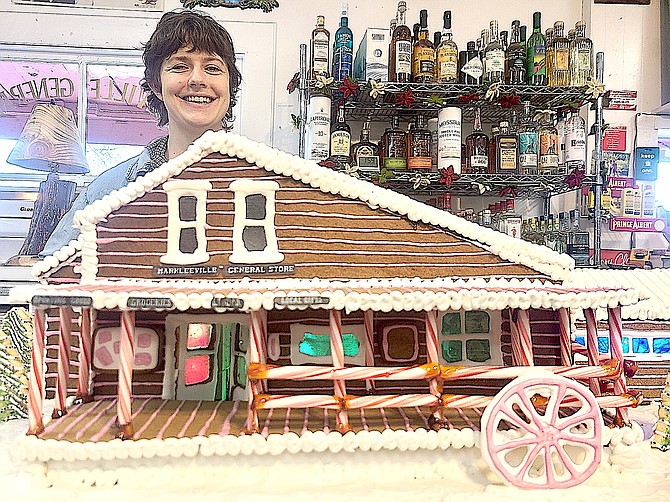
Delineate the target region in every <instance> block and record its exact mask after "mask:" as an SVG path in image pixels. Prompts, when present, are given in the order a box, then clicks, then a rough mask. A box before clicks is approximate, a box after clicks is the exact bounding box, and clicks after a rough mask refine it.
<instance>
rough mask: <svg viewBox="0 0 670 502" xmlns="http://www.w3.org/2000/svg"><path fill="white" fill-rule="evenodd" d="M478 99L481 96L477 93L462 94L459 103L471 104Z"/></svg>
mask: <svg viewBox="0 0 670 502" xmlns="http://www.w3.org/2000/svg"><path fill="white" fill-rule="evenodd" d="M478 99H479V95H478V94H477V93H476V92H473V93H472V94H461V95H460V96H458V102H459V103H469V102H470V101H477V100H478Z"/></svg>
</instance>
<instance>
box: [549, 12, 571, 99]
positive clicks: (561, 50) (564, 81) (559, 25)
mask: <svg viewBox="0 0 670 502" xmlns="http://www.w3.org/2000/svg"><path fill="white" fill-rule="evenodd" d="M563 28H564V25H563V21H556V22H555V23H554V39H553V42H552V46H553V48H554V67H553V71H552V75H553V77H552V79H551V85H557V86H565V85H570V42H569V41H568V38H567V37H566V36H565V35H564V32H563Z"/></svg>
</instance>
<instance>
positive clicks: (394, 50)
mask: <svg viewBox="0 0 670 502" xmlns="http://www.w3.org/2000/svg"><path fill="white" fill-rule="evenodd" d="M405 12H407V4H406V2H404V1H400V2H398V13H397V19H398V21H397V24H396V27H395V29H394V30H393V35H392V36H391V48H390V49H391V50H390V51H389V81H391V82H410V81H411V79H412V32H411V31H409V27H408V26H407V22H406V14H405Z"/></svg>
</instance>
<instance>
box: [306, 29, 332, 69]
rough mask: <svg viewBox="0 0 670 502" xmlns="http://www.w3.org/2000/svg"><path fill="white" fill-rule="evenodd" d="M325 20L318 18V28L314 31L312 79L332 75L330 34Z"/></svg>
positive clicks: (311, 64) (312, 41)
mask: <svg viewBox="0 0 670 502" xmlns="http://www.w3.org/2000/svg"><path fill="white" fill-rule="evenodd" d="M325 22H326V20H325V18H324V17H323V16H317V17H316V28H314V30H312V39H311V43H310V49H311V51H310V54H311V56H310V72H309V73H310V78H312V79H314V78H316V77H317V76H318V75H323V76H324V77H327V76H328V75H329V74H330V71H329V69H330V66H329V62H330V32H329V31H328V30H327V29H326V28H325Z"/></svg>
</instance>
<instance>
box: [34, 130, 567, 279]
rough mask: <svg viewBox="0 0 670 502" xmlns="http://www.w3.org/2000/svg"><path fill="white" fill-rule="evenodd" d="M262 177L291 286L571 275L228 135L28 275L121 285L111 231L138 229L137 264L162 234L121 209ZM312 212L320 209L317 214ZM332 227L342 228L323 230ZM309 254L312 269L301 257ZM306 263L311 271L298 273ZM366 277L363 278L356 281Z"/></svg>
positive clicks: (96, 206) (211, 137)
mask: <svg viewBox="0 0 670 502" xmlns="http://www.w3.org/2000/svg"><path fill="white" fill-rule="evenodd" d="M217 166H218V167H219V168H220V169H219V170H217ZM224 173H226V174H224ZM268 175H271V176H270V178H271V179H275V180H278V181H279V183H280V185H281V189H282V190H285V191H286V194H287V195H286V198H284V199H283V200H281V201H278V202H281V203H282V204H286V205H288V204H291V210H292V213H291V214H290V217H291V218H293V220H291V221H289V220H285V223H287V222H288V224H285V225H284V226H282V230H281V231H282V232H283V235H284V237H285V239H284V244H283V245H284V247H285V248H286V249H285V250H284V251H285V252H286V253H287V254H288V256H292V257H293V258H296V259H298V261H299V262H300V263H301V270H303V271H304V272H303V275H295V276H294V277H297V278H303V279H304V278H310V277H319V278H329V279H336V280H339V279H342V280H347V279H366V278H372V277H374V278H385V279H391V278H395V277H399V278H406V279H407V278H414V277H418V278H422V279H436V278H438V277H450V278H453V279H455V280H457V279H460V278H468V277H470V278H473V277H487V278H492V277H503V278H506V279H515V278H521V279H523V278H528V279H541V280H547V279H549V280H554V281H560V280H563V279H565V278H567V277H568V276H569V273H570V270H571V269H572V268H573V266H574V262H573V260H572V259H571V258H570V257H569V256H567V255H563V254H559V253H557V252H555V251H552V250H550V249H548V248H546V247H544V246H538V245H535V244H532V243H529V242H526V241H523V240H521V239H516V238H512V237H510V236H507V235H505V234H502V233H500V232H497V231H495V230H493V229H490V228H485V227H481V226H479V225H477V224H475V223H472V222H469V221H467V220H465V219H462V218H460V217H457V216H455V215H453V214H451V213H449V212H446V211H443V210H440V209H437V208H434V207H431V206H429V205H426V204H423V203H421V202H418V201H416V200H414V199H412V198H410V197H407V196H405V195H403V194H399V193H397V192H394V191H392V190H388V189H385V188H383V187H380V186H378V185H375V184H373V183H369V182H367V181H363V180H359V179H356V178H353V177H351V176H348V175H346V174H343V173H339V172H335V171H333V170H331V169H328V168H326V167H323V166H320V165H318V164H316V163H315V162H312V161H307V160H304V159H301V158H299V157H296V156H294V155H290V154H287V153H285V152H282V151H280V150H277V149H273V148H270V147H268V146H266V145H264V144H259V143H256V142H253V141H251V140H249V139H247V138H244V137H241V136H238V135H235V134H230V133H225V132H216V133H215V132H208V133H206V134H204V135H203V136H202V137H201V138H200V139H198V140H197V141H196V142H195V143H194V144H193V145H191V147H190V148H189V149H188V150H187V151H186V152H184V153H183V154H182V155H180V156H178V157H177V158H175V159H173V160H171V161H170V162H167V163H166V164H164V165H162V166H161V167H159V168H158V169H156V170H154V171H152V172H150V173H148V174H147V175H146V176H144V177H141V178H138V179H137V180H136V181H134V182H131V183H130V184H129V185H128V186H126V187H124V188H122V189H120V190H117V191H114V192H112V193H111V194H109V195H107V196H105V197H104V198H102V199H101V200H98V201H96V202H94V203H93V204H91V205H90V206H88V207H87V208H86V209H85V210H84V211H80V212H79V213H78V214H77V216H76V218H75V222H76V223H77V224H78V225H79V227H80V229H81V235H80V237H79V239H78V240H77V241H73V242H71V243H70V244H68V245H67V246H65V247H63V248H62V249H61V250H59V251H58V252H56V253H55V254H54V255H53V256H50V257H47V258H45V259H44V260H43V261H42V262H40V263H38V264H37V265H36V266H35V268H34V273H35V274H36V275H38V276H39V275H44V274H46V273H48V272H49V271H51V270H53V269H55V268H57V267H58V266H60V265H62V264H63V263H65V262H67V261H68V260H71V259H72V257H73V256H75V255H77V254H80V255H81V264H80V265H79V271H80V273H81V278H82V279H81V280H82V282H90V281H94V280H99V279H101V278H104V277H109V278H114V277H129V276H128V275H124V271H127V270H130V269H133V266H132V265H131V264H129V263H127V262H123V258H124V256H126V255H127V254H128V250H127V249H126V248H124V249H121V248H119V247H117V248H114V246H113V245H112V244H111V241H112V240H114V239H112V238H111V237H110V236H111V235H116V236H118V235H119V231H120V228H121V227H120V226H119V222H121V221H124V222H125V223H124V224H125V225H126V227H133V228H135V229H136V232H137V233H136V237H137V236H139V239H135V240H140V241H142V242H141V243H140V244H141V246H140V251H142V253H143V255H144V256H147V255H149V254H150V252H149V251H144V250H145V249H150V248H151V236H152V232H154V234H155V235H158V234H159V233H160V232H162V231H165V223H164V222H163V223H161V224H158V225H156V226H155V227H153V228H149V227H148V226H147V225H150V223H147V222H149V221H151V216H152V215H151V214H150V213H151V211H150V210H149V211H148V212H147V213H146V214H145V215H142V214H140V213H137V212H135V213H132V211H130V210H127V207H128V206H131V205H132V204H135V206H136V207H139V206H140V205H142V204H144V205H145V206H147V205H152V204H158V202H156V200H157V199H155V198H152V197H158V198H159V199H160V198H161V197H162V199H161V200H162V201H163V205H165V202H164V200H165V196H164V190H163V188H164V186H165V183H166V182H169V181H170V180H174V179H190V180H194V179H195V180H205V179H207V180H211V183H213V184H216V183H218V182H222V183H224V184H226V189H228V191H229V187H230V184H231V182H232V181H233V180H235V179H236V178H238V179H239V178H240V177H243V178H253V179H268ZM226 176H228V178H227V179H224V178H225V177H226ZM273 177H274V178H273ZM301 187H302V189H304V188H305V187H306V188H307V189H310V190H311V191H312V195H313V193H314V192H317V193H318V194H320V195H319V197H318V200H316V199H315V198H314V197H313V196H312V197H311V198H310V200H308V201H301V193H304V192H300V189H301ZM159 192H160V195H157V194H159ZM289 199H291V200H289ZM214 202H215V203H216V202H217V201H214ZM218 202H219V203H222V202H223V201H222V200H219V201H218ZM302 202H304V203H302ZM208 204H209V197H208ZM317 206H318V208H319V209H317V210H315V207H317ZM219 207H221V206H219ZM321 208H327V210H322V209H321ZM208 211H209V212H212V210H210V209H208ZM214 212H215V211H214ZM219 212H220V213H221V214H222V213H224V212H225V210H224V211H219ZM289 212H290V211H287V214H288V213H289ZM131 213H132V214H131ZM156 217H158V216H156ZM275 218H279V215H278V214H277V215H275ZM315 219H318V221H319V224H318V225H316V224H313V225H312V229H311V230H312V233H311V234H310V235H309V236H308V237H306V236H305V235H302V234H301V235H300V236H298V234H297V233H296V232H298V230H297V229H296V227H299V226H301V225H300V224H298V225H295V223H296V222H299V223H303V225H302V226H305V227H309V226H310V222H312V220H314V221H316V220H315ZM336 220H338V221H339V222H340V226H338V225H328V223H327V222H332V221H336ZM212 221H214V220H212ZM342 221H348V223H347V225H348V226H349V228H344V226H342ZM351 221H353V222H354V224H353V225H352V224H351ZM128 222H131V223H128ZM231 222H232V220H231V219H230V218H228V219H226V218H225V217H223V216H221V218H220V219H219V220H216V222H215V223H210V219H209V216H208V220H207V223H208V225H209V227H210V229H213V228H215V227H216V228H219V229H220V228H223V227H225V226H228V227H230V224H231ZM325 222H326V223H325ZM291 223H294V224H293V225H291ZM345 230H346V231H347V232H348V233H345ZM278 232H279V230H278ZM105 235H106V236H107V237H104V236H105ZM380 235H382V236H383V238H379V236H380ZM361 236H363V237H361ZM373 236H375V237H373ZM298 238H301V239H303V238H306V239H307V240H310V241H311V242H312V246H313V249H311V250H306V249H304V245H303V248H302V249H300V250H298V249H295V248H296V246H292V245H291V244H287V243H289V242H290V241H292V240H293V241H295V240H296V239H298ZM132 240H133V239H130V238H127V239H126V246H129V247H130V248H132V246H133V245H134V244H133V242H132ZM223 240H225V239H223ZM223 240H222V241H223ZM354 241H355V242H354ZM162 245H163V246H164V243H163V244H162ZM225 253H228V255H229V254H230V253H229V250H228V249H224V250H221V254H222V255H223V254H225ZM310 253H311V255H310ZM308 255H309V256H310V257H311V260H308V259H307V258H306V257H307V256H308ZM289 261H290V260H289ZM117 262H118V263H117ZM307 262H309V263H311V264H312V265H313V266H312V267H311V268H309V267H307V266H306V265H305V266H303V265H304V264H306V263H307ZM114 264H115V265H116V269H113V267H112V265H114ZM105 267H107V269H106V270H104V269H105ZM364 269H367V271H366V272H360V271H361V270H364ZM355 271H358V272H355ZM372 271H374V272H372ZM329 274H330V275H329ZM333 274H334V275H333ZM138 277H139V278H142V277H143V278H148V276H147V275H146V274H145V275H144V276H143V275H141V274H140V275H138V276H135V275H131V276H130V278H138Z"/></svg>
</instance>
